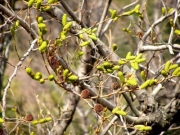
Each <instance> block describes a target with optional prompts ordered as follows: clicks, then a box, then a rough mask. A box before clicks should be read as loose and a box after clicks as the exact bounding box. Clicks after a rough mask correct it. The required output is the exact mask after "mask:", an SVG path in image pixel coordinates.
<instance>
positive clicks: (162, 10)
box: [161, 7, 174, 15]
mask: <svg viewBox="0 0 180 135" xmlns="http://www.w3.org/2000/svg"><path fill="white" fill-rule="evenodd" d="M173 10H174V8H168V9H167V13H168V14H169V13H171V12H172V11H173ZM161 12H162V15H166V8H165V7H162V8H161Z"/></svg>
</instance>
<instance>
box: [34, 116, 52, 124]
mask: <svg viewBox="0 0 180 135" xmlns="http://www.w3.org/2000/svg"><path fill="white" fill-rule="evenodd" d="M50 121H52V118H51V117H45V118H42V119H39V120H33V121H32V122H31V124H32V125H37V124H44V123H47V122H50Z"/></svg>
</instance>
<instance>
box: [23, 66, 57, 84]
mask: <svg viewBox="0 0 180 135" xmlns="http://www.w3.org/2000/svg"><path fill="white" fill-rule="evenodd" d="M25 70H26V73H27V74H28V75H29V76H30V77H31V78H32V79H34V80H36V81H39V83H40V84H44V82H45V79H44V78H43V76H42V74H41V72H36V73H34V72H33V70H32V69H31V68H30V67H27V68H26V69H25ZM48 80H49V81H53V80H54V75H52V74H50V75H49V76H48Z"/></svg>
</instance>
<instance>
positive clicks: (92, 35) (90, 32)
mask: <svg viewBox="0 0 180 135" xmlns="http://www.w3.org/2000/svg"><path fill="white" fill-rule="evenodd" d="M96 31H97V28H93V29H90V28H88V29H86V28H83V29H82V30H80V31H79V38H80V39H81V40H83V41H84V42H85V43H83V42H82V43H81V45H80V46H87V45H88V44H89V43H90V41H89V40H87V38H86V37H84V35H83V34H84V33H86V34H87V35H88V37H89V38H90V39H92V40H94V41H96V40H98V37H97V35H96V34H95V32H96Z"/></svg>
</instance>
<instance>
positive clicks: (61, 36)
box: [55, 14, 73, 46]
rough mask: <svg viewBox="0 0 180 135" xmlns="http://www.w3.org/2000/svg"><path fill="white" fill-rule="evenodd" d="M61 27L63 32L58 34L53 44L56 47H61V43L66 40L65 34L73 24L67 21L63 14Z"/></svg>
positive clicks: (65, 15)
mask: <svg viewBox="0 0 180 135" xmlns="http://www.w3.org/2000/svg"><path fill="white" fill-rule="evenodd" d="M61 23H62V26H63V30H62V31H61V32H60V34H59V37H58V38H57V39H56V41H55V44H56V45H58V46H61V45H62V42H63V41H64V40H66V34H67V33H68V32H69V30H70V28H71V26H72V24H73V22H68V21H67V14H63V16H62V22H61Z"/></svg>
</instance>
